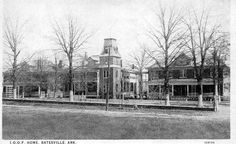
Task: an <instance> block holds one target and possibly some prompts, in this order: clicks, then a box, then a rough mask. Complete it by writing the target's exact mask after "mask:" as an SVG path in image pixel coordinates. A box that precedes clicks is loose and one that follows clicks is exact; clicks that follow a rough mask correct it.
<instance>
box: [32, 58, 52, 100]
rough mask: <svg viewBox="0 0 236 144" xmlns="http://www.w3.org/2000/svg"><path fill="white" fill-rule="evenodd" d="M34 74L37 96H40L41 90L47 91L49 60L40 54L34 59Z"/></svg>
mask: <svg viewBox="0 0 236 144" xmlns="http://www.w3.org/2000/svg"><path fill="white" fill-rule="evenodd" d="M35 65H36V73H35V74H36V75H35V80H36V81H37V82H38V86H39V97H40V98H42V92H41V91H42V90H44V91H45V92H47V89H48V75H49V68H50V65H51V62H50V61H48V60H47V58H46V57H44V56H40V57H38V58H37V59H36V60H35Z"/></svg>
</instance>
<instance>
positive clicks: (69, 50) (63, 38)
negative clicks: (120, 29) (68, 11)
mask: <svg viewBox="0 0 236 144" xmlns="http://www.w3.org/2000/svg"><path fill="white" fill-rule="evenodd" d="M66 22H67V25H66V26H63V25H62V24H58V23H57V22H55V25H54V26H53V34H54V41H55V42H56V44H57V45H58V46H59V50H60V51H62V52H63V53H65V54H66V56H67V59H68V62H69V70H68V77H69V91H70V93H69V95H70V101H73V62H74V61H73V60H74V57H75V55H76V54H78V52H79V51H80V50H81V49H82V48H83V46H84V44H85V43H86V42H87V41H88V39H89V38H90V37H91V36H92V35H91V34H87V33H86V31H85V28H83V27H81V26H80V25H79V24H78V23H76V20H75V19H73V18H68V19H67V21H66Z"/></svg>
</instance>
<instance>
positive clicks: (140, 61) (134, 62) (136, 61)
mask: <svg viewBox="0 0 236 144" xmlns="http://www.w3.org/2000/svg"><path fill="white" fill-rule="evenodd" d="M145 49H146V46H145V45H141V46H140V51H137V52H134V53H132V54H131V58H132V59H131V61H130V66H131V67H132V68H133V69H135V70H136V71H137V72H138V75H139V77H140V79H139V94H140V98H141V99H142V98H143V72H144V70H145V68H146V67H147V65H148V63H149V62H150V59H149V57H148V55H147V53H146V51H145Z"/></svg>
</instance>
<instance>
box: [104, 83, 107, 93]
mask: <svg viewBox="0 0 236 144" xmlns="http://www.w3.org/2000/svg"><path fill="white" fill-rule="evenodd" d="M103 92H104V93H106V92H107V85H106V84H105V85H104V86H103Z"/></svg>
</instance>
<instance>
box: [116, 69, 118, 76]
mask: <svg viewBox="0 0 236 144" xmlns="http://www.w3.org/2000/svg"><path fill="white" fill-rule="evenodd" d="M116 78H118V70H117V71H116Z"/></svg>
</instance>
